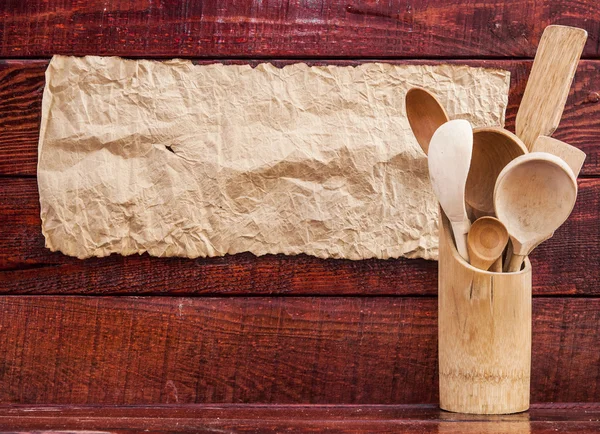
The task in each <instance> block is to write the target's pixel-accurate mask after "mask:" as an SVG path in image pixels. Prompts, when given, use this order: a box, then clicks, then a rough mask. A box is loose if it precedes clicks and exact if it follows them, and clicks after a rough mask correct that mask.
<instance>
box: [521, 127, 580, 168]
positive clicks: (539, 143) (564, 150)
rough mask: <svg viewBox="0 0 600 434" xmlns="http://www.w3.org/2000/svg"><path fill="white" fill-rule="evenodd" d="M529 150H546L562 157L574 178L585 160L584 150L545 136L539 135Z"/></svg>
mask: <svg viewBox="0 0 600 434" xmlns="http://www.w3.org/2000/svg"><path fill="white" fill-rule="evenodd" d="M531 152H548V153H549V154H553V155H556V156H557V157H560V158H562V159H563V160H564V162H565V163H567V164H568V165H569V167H570V168H571V170H572V171H573V175H575V178H577V177H578V176H579V172H580V171H581V167H582V166H583V162H584V161H585V152H583V151H582V150H580V149H577V148H576V147H575V146H571V145H569V144H568V143H565V142H561V141H560V140H557V139H553V138H552V137H547V136H539V137H538V138H537V140H536V141H535V143H534V144H533V148H531Z"/></svg>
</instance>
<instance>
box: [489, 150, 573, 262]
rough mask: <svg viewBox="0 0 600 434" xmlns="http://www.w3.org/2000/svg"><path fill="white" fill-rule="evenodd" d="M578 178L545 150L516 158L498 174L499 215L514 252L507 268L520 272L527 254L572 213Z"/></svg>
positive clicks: (497, 207)
mask: <svg viewBox="0 0 600 434" xmlns="http://www.w3.org/2000/svg"><path fill="white" fill-rule="evenodd" d="M576 198H577V181H576V179H575V176H574V175H573V172H572V171H571V169H570V168H569V166H568V165H567V163H565V162H564V161H563V160H561V159H560V158H558V157H557V156H555V155H552V154H548V153H546V152H532V153H530V154H526V155H522V156H520V157H517V158H516V159H515V160H514V161H512V162H510V163H509V164H508V165H507V166H506V167H505V168H504V169H503V170H502V172H501V173H500V175H499V176H498V181H497V182H496V188H495V190H494V203H495V206H496V215H497V216H498V219H499V220H500V221H501V222H502V223H504V225H505V226H506V228H507V229H508V233H509V234H510V240H511V242H512V249H513V255H512V258H511V259H510V262H509V265H508V268H507V270H508V271H519V270H520V269H521V264H522V262H523V259H524V258H525V256H527V255H529V253H531V251H532V250H533V249H534V248H536V247H537V246H538V245H539V244H540V243H541V242H543V241H545V240H547V239H548V238H550V237H552V235H553V234H554V231H555V230H556V229H557V228H558V227H559V226H560V225H562V224H563V223H564V222H565V220H566V219H567V218H568V217H569V214H571V211H572V210H573V205H575V199H576Z"/></svg>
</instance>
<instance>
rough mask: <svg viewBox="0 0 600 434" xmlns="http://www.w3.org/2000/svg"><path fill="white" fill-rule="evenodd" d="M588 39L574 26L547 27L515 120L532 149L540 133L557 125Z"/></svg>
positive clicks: (526, 143) (583, 32) (521, 137)
mask: <svg viewBox="0 0 600 434" xmlns="http://www.w3.org/2000/svg"><path fill="white" fill-rule="evenodd" d="M586 39H587V32H586V31H585V30H583V29H578V28H575V27H567V26H548V27H546V29H545V30H544V34H543V35H542V39H541V41H540V45H539V46H538V49H537V53H536V55H535V59H534V61H533V66H532V68H531V73H530V74H529V79H528V80H527V86H526V87H525V93H524V94H523V99H522V100H521V105H520V106H519V111H518V112H517V118H516V120H515V130H516V133H517V136H519V138H520V139H521V140H522V141H523V143H525V146H527V149H529V150H530V151H531V150H532V148H533V144H534V142H535V141H536V139H537V138H538V136H550V135H551V134H552V133H553V132H554V131H555V130H556V128H557V127H558V124H559V122H560V118H561V116H562V113H563V110H564V108H565V103H566V101H567V96H568V95H569V89H570V88H571V83H572V82H573V77H574V76H575V70H576V69H577V63H578V62H579V58H580V57H581V53H582V51H583V46H584V45H585V41H586Z"/></svg>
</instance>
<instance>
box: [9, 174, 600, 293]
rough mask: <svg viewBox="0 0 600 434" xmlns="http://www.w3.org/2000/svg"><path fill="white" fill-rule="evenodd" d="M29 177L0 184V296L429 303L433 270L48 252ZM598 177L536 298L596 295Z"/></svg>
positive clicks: (540, 277) (539, 257)
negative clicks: (356, 298) (400, 298)
mask: <svg viewBox="0 0 600 434" xmlns="http://www.w3.org/2000/svg"><path fill="white" fill-rule="evenodd" d="M39 215H40V211H39V199H38V192H37V184H36V180H35V179H33V178H32V179H19V178H15V179H9V178H6V179H3V180H2V183H0V293H4V294H98V295H101V294H105V295H106V294H167V293H168V294H205V295H206V294H218V295H241V294H282V295H283V294H289V295H293V294H296V295H299V294H306V295H386V294H387V295H435V294H437V263H436V262H432V261H424V260H413V259H397V260H387V261H386V260H366V261H349V260H331V259H330V260H322V259H317V258H313V257H309V256H305V255H300V256H284V255H276V256H273V255H268V256H263V257H258V258H257V257H255V256H253V255H251V254H241V255H233V256H225V257H221V258H207V259H194V260H192V259H185V258H153V257H149V256H148V255H142V256H137V255H136V256H129V257H122V256H116V255H113V256H110V257H107V258H93V259H86V260H79V259H77V258H72V257H68V256H65V255H63V254H61V253H58V252H55V253H53V252H50V251H49V250H48V249H46V248H45V247H44V238H43V236H42V234H41V221H40V217H39ZM598 221H600V179H597V178H595V179H582V180H580V181H579V196H578V200H577V203H576V205H575V209H574V211H573V214H572V215H571V217H570V218H569V220H567V222H566V223H565V224H564V225H563V226H562V227H561V228H559V230H558V231H557V232H556V234H555V235H554V237H553V238H552V239H550V240H548V241H547V242H545V243H543V244H542V245H540V246H539V247H538V248H537V249H536V250H535V251H534V253H533V254H532V255H531V261H532V264H533V291H534V294H535V295H544V294H545V295H549V294H554V295H557V294H562V295H570V294H578V295H600V287H599V286H598V283H597V282H598V281H600V269H599V267H598V266H597V264H598V263H599V262H600V259H599V258H600V246H599V245H598V239H600V225H599V224H598Z"/></svg>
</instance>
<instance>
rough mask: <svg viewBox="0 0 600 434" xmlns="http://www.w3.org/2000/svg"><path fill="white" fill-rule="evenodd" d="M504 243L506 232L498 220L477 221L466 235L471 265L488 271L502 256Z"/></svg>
mask: <svg viewBox="0 0 600 434" xmlns="http://www.w3.org/2000/svg"><path fill="white" fill-rule="evenodd" d="M506 243H508V231H507V230H506V227H505V226H504V225H503V224H502V222H501V221H500V220H498V219H497V218H494V217H489V216H487V217H481V218H479V219H477V220H476V221H475V223H473V224H472V225H471V230H469V234H468V235H467V248H468V249H469V259H470V260H471V265H472V266H473V267H475V268H479V269H480V270H488V269H489V268H490V266H491V265H492V264H493V263H495V262H496V261H497V260H498V258H500V257H501V256H502V253H503V252H504V248H505V247H506Z"/></svg>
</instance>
